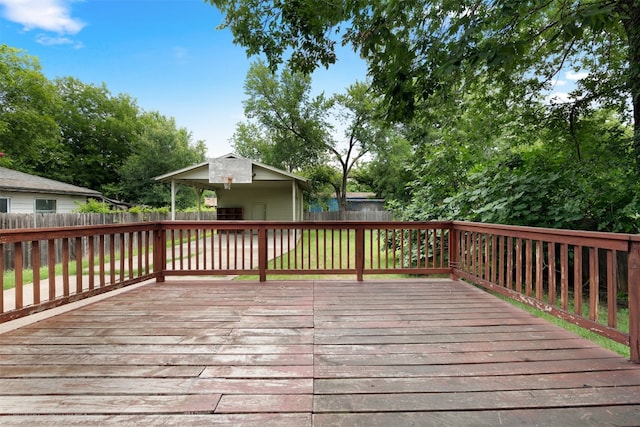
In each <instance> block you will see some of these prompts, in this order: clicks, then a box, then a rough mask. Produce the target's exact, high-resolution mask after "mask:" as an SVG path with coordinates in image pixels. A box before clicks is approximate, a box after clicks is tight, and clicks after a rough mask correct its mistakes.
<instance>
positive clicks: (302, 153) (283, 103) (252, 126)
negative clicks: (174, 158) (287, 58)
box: [232, 62, 330, 172]
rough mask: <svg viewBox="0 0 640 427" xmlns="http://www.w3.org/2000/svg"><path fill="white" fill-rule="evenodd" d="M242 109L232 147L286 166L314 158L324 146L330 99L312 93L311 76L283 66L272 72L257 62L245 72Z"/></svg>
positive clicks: (294, 167)
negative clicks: (278, 71) (242, 114)
mask: <svg viewBox="0 0 640 427" xmlns="http://www.w3.org/2000/svg"><path fill="white" fill-rule="evenodd" d="M244 89H245V94H246V96H247V98H246V99H245V101H244V111H245V115H246V116H247V117H248V118H249V119H250V120H251V121H249V122H247V123H240V124H238V127H237V130H236V133H235V134H234V136H233V138H232V142H233V144H234V148H235V150H236V152H237V153H238V154H240V155H242V156H244V157H247V158H251V159H254V160H258V161H261V162H263V163H266V164H269V165H271V166H274V167H277V168H280V169H284V170H287V171H290V172H293V171H296V170H299V169H301V168H303V167H305V166H308V165H312V164H315V163H317V162H318V161H319V159H320V158H321V156H322V153H323V152H324V151H325V149H326V145H325V141H326V139H327V137H328V129H329V125H328V124H327V123H326V121H325V119H324V116H325V115H326V112H327V109H328V108H329V106H330V104H329V103H328V101H327V100H325V98H324V96H323V95H320V96H317V97H315V98H311V96H310V91H311V79H310V78H309V77H308V76H305V75H303V74H301V73H295V72H292V71H290V70H287V69H285V70H283V71H282V72H281V73H280V74H274V73H272V72H271V70H269V68H268V67H267V66H266V65H264V64H263V63H262V62H255V63H253V64H252V65H251V67H250V69H249V71H248V72H247V78H246V81H245V86H244Z"/></svg>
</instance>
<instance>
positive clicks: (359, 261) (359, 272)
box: [356, 227, 364, 282]
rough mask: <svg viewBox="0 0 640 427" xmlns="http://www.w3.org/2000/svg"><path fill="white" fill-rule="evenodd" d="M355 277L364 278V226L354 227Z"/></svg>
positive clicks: (359, 279) (360, 279)
mask: <svg viewBox="0 0 640 427" xmlns="http://www.w3.org/2000/svg"><path fill="white" fill-rule="evenodd" d="M356 278H357V280H358V282H362V280H363V279H364V228H363V227H356Z"/></svg>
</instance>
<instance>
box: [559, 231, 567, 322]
mask: <svg viewBox="0 0 640 427" xmlns="http://www.w3.org/2000/svg"><path fill="white" fill-rule="evenodd" d="M560 306H561V307H562V309H563V310H569V245H568V244H566V243H563V244H562V245H560Z"/></svg>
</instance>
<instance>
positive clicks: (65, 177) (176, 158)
mask: <svg viewBox="0 0 640 427" xmlns="http://www.w3.org/2000/svg"><path fill="white" fill-rule="evenodd" d="M205 151H206V148H205V145H204V143H203V142H202V141H197V142H195V143H194V142H192V141H191V135H190V134H189V132H188V131H187V130H186V129H178V128H176V124H175V121H174V120H173V119H167V118H166V117H164V116H162V115H160V114H159V113H155V112H153V113H146V112H144V111H142V110H140V108H139V107H138V106H137V105H136V102H135V100H134V99H132V98H131V97H129V96H128V95H123V94H119V95H117V96H114V95H112V94H111V93H110V92H109V90H108V89H107V87H106V86H105V85H104V84H103V85H100V86H96V85H92V84H85V83H83V82H81V81H80V80H78V79H76V78H73V77H63V78H58V79H56V80H55V81H49V80H47V79H46V77H45V76H44V75H43V74H42V71H41V69H40V65H39V63H38V61H37V59H36V58H33V57H30V56H28V55H26V54H25V53H24V52H22V51H20V50H17V49H13V48H10V47H8V46H6V45H0V152H2V153H3V154H4V156H3V157H2V158H0V165H2V166H5V167H10V168H13V169H16V170H20V171H23V172H27V173H32V174H36V175H41V176H45V177H47V178H51V179H56V180H59V181H63V182H68V183H71V184H75V185H79V186H82V187H87V188H91V189H94V190H99V191H101V192H102V193H103V194H105V195H106V196H107V197H110V198H114V199H119V200H123V201H128V202H134V203H140V204H145V205H151V206H162V205H165V206H166V205H168V204H169V202H170V189H169V187H168V186H167V185H166V184H160V183H157V182H155V181H154V180H153V179H152V178H153V177H154V176H158V175H161V174H164V173H167V172H170V171H172V170H176V169H180V168H183V167H186V166H190V165H193V164H196V163H199V162H202V161H204V158H205ZM195 203H196V195H195V193H194V192H193V190H192V189H190V188H180V189H179V191H178V196H177V206H178V207H187V206H193V205H195ZM81 209H88V211H93V209H98V208H97V206H93V205H92V204H91V203H89V204H87V206H85V207H82V208H81ZM97 211H100V210H99V209H98V210H97Z"/></svg>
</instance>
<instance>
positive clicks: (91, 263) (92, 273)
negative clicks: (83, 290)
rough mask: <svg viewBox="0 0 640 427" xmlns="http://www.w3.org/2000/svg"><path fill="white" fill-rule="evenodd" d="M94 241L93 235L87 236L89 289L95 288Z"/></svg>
mask: <svg viewBox="0 0 640 427" xmlns="http://www.w3.org/2000/svg"><path fill="white" fill-rule="evenodd" d="M94 250H95V248H94V241H93V236H89V237H88V238H87V262H88V263H89V265H88V269H89V273H88V274H89V289H93V288H95V274H96V272H95V261H96V260H95V255H94Z"/></svg>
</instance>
